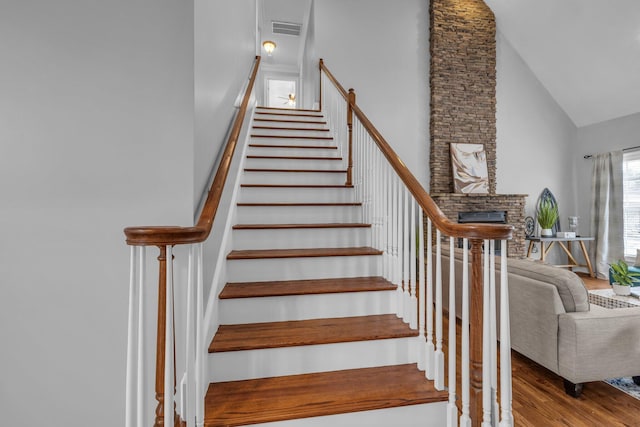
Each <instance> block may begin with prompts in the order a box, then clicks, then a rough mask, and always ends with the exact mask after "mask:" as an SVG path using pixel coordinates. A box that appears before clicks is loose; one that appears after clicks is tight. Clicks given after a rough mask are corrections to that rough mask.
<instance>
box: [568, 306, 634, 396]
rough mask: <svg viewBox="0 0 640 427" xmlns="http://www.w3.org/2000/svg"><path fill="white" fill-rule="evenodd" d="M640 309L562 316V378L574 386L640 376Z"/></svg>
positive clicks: (593, 310) (595, 309)
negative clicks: (575, 384) (608, 379)
mask: <svg viewBox="0 0 640 427" xmlns="http://www.w3.org/2000/svg"><path fill="white" fill-rule="evenodd" d="M639 355H640V307H638V308H635V307H634V308H617V309H606V308H602V307H600V306H597V305H595V304H592V305H591V310H590V311H587V312H581V313H565V314H561V315H560V316H559V332H558V359H559V367H560V372H559V374H560V375H561V376H562V377H564V378H566V379H568V380H569V381H571V382H573V383H582V382H588V381H597V380H604V379H607V378H617V377H624V376H631V375H640V357H639Z"/></svg>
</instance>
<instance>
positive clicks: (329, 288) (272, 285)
mask: <svg viewBox="0 0 640 427" xmlns="http://www.w3.org/2000/svg"><path fill="white" fill-rule="evenodd" d="M395 289H396V286H395V285H394V284H393V283H391V282H389V281H388V280H386V279H385V278H383V277H353V278H343V279H315V280H287V281H276V282H238V283H227V284H226V285H225V287H224V289H222V292H220V295H219V296H218V297H219V298H220V299H231V298H259V297H276V296H289V295H317V294H335V293H346V292H371V291H393V290H395Z"/></svg>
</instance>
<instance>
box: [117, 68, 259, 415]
mask: <svg viewBox="0 0 640 427" xmlns="http://www.w3.org/2000/svg"><path fill="white" fill-rule="evenodd" d="M259 65H260V57H259V56H257V57H256V59H255V61H254V63H253V65H252V70H251V73H250V77H249V81H248V84H247V87H246V90H245V93H244V97H243V100H242V104H241V105H240V109H239V111H238V112H237V114H236V117H235V121H234V123H233V127H232V129H231V132H230V135H229V138H228V140H227V143H226V146H225V149H224V152H223V154H222V156H221V160H220V163H219V165H218V169H217V171H216V174H215V177H214V179H213V181H212V184H211V187H210V188H209V191H208V195H207V198H206V201H205V204H204V206H203V208H202V211H201V213H200V217H199V219H198V221H197V223H196V225H195V226H191V227H180V226H167V227H162V226H143V227H128V228H125V230H124V233H125V235H126V241H127V244H128V245H129V246H130V247H131V254H130V288H129V314H128V319H129V326H128V343H127V344H128V345H127V373H126V413H125V425H126V427H134V426H135V427H147V426H148V425H149V420H148V419H147V418H148V417H147V415H148V414H146V413H145V410H144V408H145V406H146V402H147V401H148V391H147V390H146V387H145V385H146V380H145V371H146V369H147V368H146V357H147V355H146V351H145V338H146V337H145V316H146V313H145V310H144V302H145V300H146V299H147V298H148V297H149V292H148V291H147V290H146V289H145V281H146V265H145V259H146V248H147V247H149V246H156V247H158V248H159V250H160V254H159V256H158V270H159V272H158V312H157V335H156V373H155V399H156V401H157V406H156V410H155V419H154V424H153V425H154V426H168V427H173V426H174V425H186V426H188V427H190V426H194V425H196V426H199V427H200V426H202V425H204V396H205V392H206V387H207V385H208V384H205V381H204V377H205V376H204V363H205V360H206V359H205V357H206V352H207V350H206V346H205V331H206V325H205V323H204V321H203V320H204V312H203V303H204V301H203V294H204V290H203V264H202V254H203V242H205V241H206V240H207V238H208V237H209V234H210V233H211V229H212V226H213V222H214V219H215V217H216V213H217V212H218V207H219V206H220V200H221V198H222V195H223V191H224V189H225V184H226V182H227V177H228V175H229V170H230V167H231V164H232V161H233V159H234V153H235V152H236V147H237V145H238V139H239V136H240V132H241V129H242V127H243V123H244V121H245V115H246V112H247V108H248V105H249V99H250V98H251V95H252V92H253V86H254V83H255V80H256V76H257V73H258V68H259ZM182 245H185V246H187V247H188V251H187V252H188V259H187V262H186V263H184V261H182V260H181V259H180V258H176V259H175V260H174V248H175V247H176V246H182ZM180 262H182V264H179V263H180ZM174 264H177V265H178V267H179V268H181V269H183V270H184V269H186V273H187V279H186V298H184V299H185V301H184V305H183V306H181V307H176V306H175V297H174V296H175V291H174V290H175V288H176V286H183V283H178V284H175V283H174V279H175V276H179V275H174V270H176V267H174ZM185 264H186V265H185ZM176 313H178V314H183V315H184V317H180V318H179V319H178V320H179V324H180V322H182V323H183V324H184V325H183V326H184V327H185V329H186V332H185V333H184V335H181V334H179V333H178V332H177V331H176V329H177V328H176V322H175V316H176ZM176 337H178V338H179V339H180V341H181V342H182V341H184V347H183V348H176ZM176 350H177V352H176ZM176 353H177V355H178V356H179V359H180V360H181V361H182V360H183V361H184V362H183V364H184V373H183V374H182V375H181V378H182V380H181V381H180V389H179V392H178V393H176V378H177V377H176ZM177 398H178V399H177ZM176 400H179V403H180V404H179V405H176V403H177V402H176Z"/></svg>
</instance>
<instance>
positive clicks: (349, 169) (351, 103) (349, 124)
mask: <svg viewBox="0 0 640 427" xmlns="http://www.w3.org/2000/svg"><path fill="white" fill-rule="evenodd" d="M354 105H356V93H355V92H354V91H353V89H349V102H348V103H347V128H348V130H349V163H348V165H347V182H346V183H345V185H353V106H354Z"/></svg>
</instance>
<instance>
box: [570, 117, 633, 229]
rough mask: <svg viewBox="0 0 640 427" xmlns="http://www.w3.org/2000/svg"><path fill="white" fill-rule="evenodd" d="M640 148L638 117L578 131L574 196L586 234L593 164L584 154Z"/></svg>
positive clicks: (618, 119)
mask: <svg viewBox="0 0 640 427" xmlns="http://www.w3.org/2000/svg"><path fill="white" fill-rule="evenodd" d="M637 146H640V113H638V114H633V115H630V116H625V117H620V118H617V119H613V120H608V121H605V122H601V123H596V124H593V125H590V126H584V127H581V128H578V132H577V138H576V141H575V144H574V145H573V150H572V151H573V155H572V160H573V164H574V167H575V178H574V182H575V183H576V189H575V192H576V196H577V199H578V200H577V201H578V209H577V211H578V215H579V216H580V229H581V230H584V232H585V233H587V232H588V231H589V224H590V223H591V174H592V171H593V160H592V159H585V158H584V156H585V155H587V154H591V155H593V154H600V153H606V152H609V151H614V150H622V149H625V148H631V147H637Z"/></svg>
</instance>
